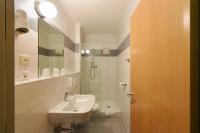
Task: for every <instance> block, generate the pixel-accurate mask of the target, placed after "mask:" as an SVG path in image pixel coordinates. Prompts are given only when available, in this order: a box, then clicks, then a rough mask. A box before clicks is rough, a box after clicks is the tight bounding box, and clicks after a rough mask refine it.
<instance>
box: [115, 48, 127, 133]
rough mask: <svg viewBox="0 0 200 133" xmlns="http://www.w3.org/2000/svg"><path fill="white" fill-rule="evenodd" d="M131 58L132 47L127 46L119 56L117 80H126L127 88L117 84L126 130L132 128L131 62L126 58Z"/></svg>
mask: <svg viewBox="0 0 200 133" xmlns="http://www.w3.org/2000/svg"><path fill="white" fill-rule="evenodd" d="M129 58H130V47H128V48H126V49H125V50H124V51H123V52H121V54H120V55H119V56H118V58H117V82H118V84H119V83H120V82H125V83H126V84H127V86H126V87H125V88H122V87H119V85H118V86H117V90H118V91H117V92H118V94H117V95H118V96H117V97H118V103H119V105H120V108H121V112H122V120H123V122H124V125H125V129H126V132H127V133H129V130H130V99H129V98H128V97H127V94H128V93H130V63H129V62H128V61H127V60H126V59H129Z"/></svg>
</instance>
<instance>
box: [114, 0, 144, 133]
mask: <svg viewBox="0 0 200 133" xmlns="http://www.w3.org/2000/svg"><path fill="white" fill-rule="evenodd" d="M139 2H140V0H130V2H129V4H128V7H127V9H126V11H125V12H124V15H123V17H122V20H121V23H120V25H119V27H118V34H119V37H118V45H121V44H122V43H125V44H126V45H127V43H128V47H127V48H126V49H124V50H123V51H122V52H121V53H120V54H119V55H118V59H117V66H118V67H117V77H118V83H119V82H121V81H122V82H126V83H127V87H126V89H122V88H121V87H119V86H118V99H119V100H118V102H119V105H120V108H121V111H122V120H123V122H124V125H125V129H126V133H130V100H129V98H128V97H127V94H128V93H130V63H128V62H127V61H125V60H126V59H128V58H130V38H129V34H130V18H131V16H132V14H133V13H134V11H135V9H136V8H137V6H138V4H139ZM126 39H128V40H129V42H128V41H126Z"/></svg>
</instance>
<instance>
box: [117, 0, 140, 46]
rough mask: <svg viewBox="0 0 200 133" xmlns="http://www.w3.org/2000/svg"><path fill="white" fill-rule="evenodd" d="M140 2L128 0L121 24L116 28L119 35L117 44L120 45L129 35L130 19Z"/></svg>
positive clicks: (138, 0)
mask: <svg viewBox="0 0 200 133" xmlns="http://www.w3.org/2000/svg"><path fill="white" fill-rule="evenodd" d="M139 2H140V0H130V2H129V4H128V7H127V9H126V10H125V12H124V15H123V17H122V20H121V23H120V25H119V26H118V29H117V33H118V34H119V38H118V43H119V44H120V43H121V42H122V41H123V40H124V39H125V38H126V37H127V35H128V34H129V33H130V19H131V16H132V14H133V13H134V11H135V9H136V8H137V6H138V4H139Z"/></svg>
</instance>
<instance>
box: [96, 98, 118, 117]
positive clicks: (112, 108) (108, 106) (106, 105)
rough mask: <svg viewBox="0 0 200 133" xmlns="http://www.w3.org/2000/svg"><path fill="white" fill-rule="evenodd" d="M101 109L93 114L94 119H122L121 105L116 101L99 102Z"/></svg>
mask: <svg viewBox="0 0 200 133" xmlns="http://www.w3.org/2000/svg"><path fill="white" fill-rule="evenodd" d="M98 104H99V109H98V110H97V111H96V112H94V113H93V115H92V116H93V117H121V111H120V108H119V105H118V104H117V103H116V102H114V101H108V100H103V101H99V102H98Z"/></svg>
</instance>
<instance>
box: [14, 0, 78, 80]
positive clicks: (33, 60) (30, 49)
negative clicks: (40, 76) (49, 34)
mask: <svg viewBox="0 0 200 133" xmlns="http://www.w3.org/2000/svg"><path fill="white" fill-rule="evenodd" d="M51 1H52V2H53V3H54V4H55V6H56V7H57V10H58V15H57V16H56V17H55V18H53V19H51V20H49V21H50V22H51V23H52V24H54V25H55V26H56V27H57V28H58V29H59V30H61V31H62V32H63V33H64V34H65V35H67V36H68V37H69V38H70V39H71V40H73V41H74V42H76V38H75V28H76V27H75V23H74V22H73V21H72V20H71V18H70V17H69V16H68V15H67V14H66V13H65V11H64V9H63V8H62V6H61V5H60V4H59V2H58V1H57V0H51ZM15 9H23V10H24V11H26V13H27V15H28V19H29V24H30V32H29V33H27V34H24V35H20V36H16V44H15V45H16V50H15V53H16V58H15V63H16V69H15V72H16V74H18V73H19V72H20V71H24V70H29V71H30V72H31V74H32V75H33V77H32V78H35V77H37V73H38V65H37V62H38V60H37V59H38V57H37V55H38V53H36V51H38V43H37V42H38V32H37V31H38V29H37V27H38V16H37V14H36V12H35V10H34V0H23V1H22V0H15ZM79 36H80V35H79ZM64 51H65V58H64V60H65V70H66V72H68V73H72V72H75V71H76V72H77V71H78V69H77V70H76V69H75V66H76V65H77V66H78V65H79V66H80V63H78V61H77V62H76V61H75V60H76V58H75V57H76V54H75V52H73V51H71V50H69V49H67V48H65V50H64ZM20 54H26V55H28V56H29V57H30V65H27V66H23V65H20V63H19V58H18V57H19V55H20ZM77 60H78V58H77Z"/></svg>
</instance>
